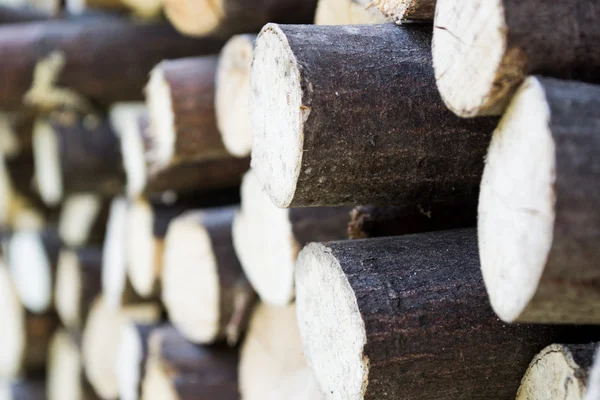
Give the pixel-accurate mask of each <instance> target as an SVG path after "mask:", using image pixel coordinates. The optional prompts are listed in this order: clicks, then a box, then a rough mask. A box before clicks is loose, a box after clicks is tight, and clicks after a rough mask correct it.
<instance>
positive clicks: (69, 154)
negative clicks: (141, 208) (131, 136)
mask: <svg viewBox="0 0 600 400" xmlns="http://www.w3.org/2000/svg"><path fill="white" fill-rule="evenodd" d="M72 117H73V118H74V119H70V117H68V118H69V119H68V120H56V119H51V120H38V121H37V122H36V124H35V127H34V130H33V151H34V161H35V170H36V178H37V187H38V190H39V192H40V195H41V196H42V199H43V200H44V202H45V203H47V204H49V205H56V204H58V203H59V202H60V201H61V200H62V199H63V198H64V196H65V195H66V194H73V193H86V192H92V193H98V194H100V195H103V196H114V195H117V194H120V193H121V192H123V187H124V185H125V173H124V171H123V161H122V156H121V148H120V142H119V138H118V137H117V135H116V133H115V132H114V131H113V130H112V128H111V126H110V124H109V123H108V122H107V121H104V120H102V119H100V118H98V117H94V116H87V117H85V118H84V119H75V118H76V117H75V116H72ZM90 177H94V178H93V179H90Z"/></svg>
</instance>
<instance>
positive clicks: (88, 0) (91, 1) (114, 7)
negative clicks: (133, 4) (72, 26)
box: [64, 0, 126, 16]
mask: <svg viewBox="0 0 600 400" xmlns="http://www.w3.org/2000/svg"><path fill="white" fill-rule="evenodd" d="M64 3H65V9H66V11H67V12H68V13H69V14H71V15H74V16H79V15H85V14H86V13H90V12H94V11H95V10H102V11H104V12H124V11H125V10H126V6H125V1H123V0H64Z"/></svg>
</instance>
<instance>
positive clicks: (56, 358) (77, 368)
mask: <svg viewBox="0 0 600 400" xmlns="http://www.w3.org/2000/svg"><path fill="white" fill-rule="evenodd" d="M48 351H49V352H48V374H47V380H48V388H47V390H46V393H47V398H48V400H65V399H69V400H98V399H99V397H98V395H96V393H95V392H94V390H93V389H92V387H91V385H90V384H89V382H88V381H87V379H86V378H85V374H84V371H83V362H82V360H81V353H80V349H79V346H78V344H77V343H76V342H75V339H74V338H73V336H72V334H71V333H69V332H68V331H66V330H64V329H59V330H58V331H57V332H56V333H55V334H54V336H53V337H52V341H51V342H50V348H49V350H48Z"/></svg>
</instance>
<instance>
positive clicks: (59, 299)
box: [54, 247, 102, 331]
mask: <svg viewBox="0 0 600 400" xmlns="http://www.w3.org/2000/svg"><path fill="white" fill-rule="evenodd" d="M101 278H102V249H101V248H99V247H84V248H79V249H77V250H66V249H65V250H63V251H61V253H60V257H59V260H58V270H57V272H56V289H55V294H54V296H55V299H56V312H57V313H58V315H59V317H60V320H61V322H62V324H63V325H64V326H65V327H67V328H69V329H70V330H72V331H81V330H83V327H84V324H85V321H86V320H87V316H88V314H89V312H90V309H91V307H92V303H93V302H94V300H95V299H96V297H98V296H99V295H100V292H101V289H102V285H101Z"/></svg>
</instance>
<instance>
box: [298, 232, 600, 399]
mask: <svg viewBox="0 0 600 400" xmlns="http://www.w3.org/2000/svg"><path fill="white" fill-rule="evenodd" d="M296 291H297V298H296V301H297V315H298V324H299V326H300V336H301V338H302V343H303V348H304V353H305V355H306V357H307V360H308V364H309V365H310V366H311V368H312V369H313V370H314V372H315V376H316V379H317V381H318V383H319V386H320V388H321V390H322V392H323V394H324V395H325V396H326V398H328V399H346V400H351V399H381V398H384V397H387V398H390V399H413V400H419V399H457V398H461V399H492V398H493V399H498V400H503V399H514V396H515V394H516V392H517V389H518V387H519V382H520V380H521V378H522V376H523V374H524V373H525V371H526V369H527V366H528V365H529V362H530V361H531V360H532V358H533V357H534V356H535V355H536V354H537V353H538V352H539V351H541V350H542V349H543V348H544V347H546V346H547V345H549V344H552V343H556V342H558V343H587V342H588V341H589V340H590V338H594V337H597V335H598V334H599V333H600V330H599V329H598V328H595V327H584V328H577V327H562V326H558V327H553V326H545V325H507V324H505V323H503V322H501V321H500V320H498V318H497V317H496V315H494V312H493V311H492V309H491V307H490V306H489V304H488V302H487V295H486V291H485V287H484V284H483V281H482V279H481V272H480V270H479V255H478V251H477V234H476V232H475V229H462V230H450V231H442V232H435V233H421V234H417V235H406V236H398V237H393V238H378V239H365V240H348V241H342V242H330V243H324V244H320V243H313V244H310V245H308V246H307V247H305V249H304V250H303V251H302V252H301V253H300V256H299V258H298V264H297V268H296Z"/></svg>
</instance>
